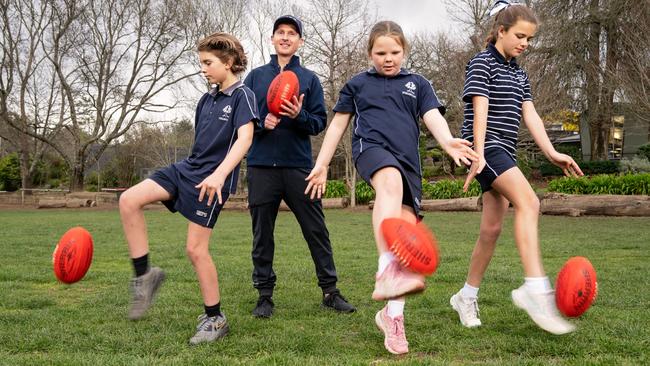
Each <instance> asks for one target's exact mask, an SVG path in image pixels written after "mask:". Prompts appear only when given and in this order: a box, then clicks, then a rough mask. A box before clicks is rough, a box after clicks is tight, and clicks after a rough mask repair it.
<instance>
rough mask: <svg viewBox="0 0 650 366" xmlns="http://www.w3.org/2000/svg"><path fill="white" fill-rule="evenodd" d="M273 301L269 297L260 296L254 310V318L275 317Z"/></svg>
mask: <svg viewBox="0 0 650 366" xmlns="http://www.w3.org/2000/svg"><path fill="white" fill-rule="evenodd" d="M273 305H274V304H273V300H271V298H270V297H269V296H260V298H259V299H257V305H256V306H255V309H253V316H254V317H256V318H270V317H271V315H273Z"/></svg>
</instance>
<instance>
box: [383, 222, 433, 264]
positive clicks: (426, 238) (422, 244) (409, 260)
mask: <svg viewBox="0 0 650 366" xmlns="http://www.w3.org/2000/svg"><path fill="white" fill-rule="evenodd" d="M380 229H381V233H382V235H383V236H384V239H385V240H386V244H387V245H388V249H390V251H391V252H393V254H395V256H396V257H397V258H398V259H399V261H400V263H401V264H402V265H403V266H404V267H406V268H408V269H410V270H411V271H413V272H418V273H421V274H423V275H425V276H429V275H431V274H433V273H434V272H435V271H436V269H437V268H438V244H437V241H436V238H435V236H433V233H432V232H431V231H430V230H429V229H428V228H427V227H426V226H425V225H424V224H423V223H418V224H412V223H410V222H408V221H405V220H403V219H400V218H395V217H392V218H388V219H385V220H384V221H382V222H381V225H380Z"/></svg>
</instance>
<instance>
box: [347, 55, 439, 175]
mask: <svg viewBox="0 0 650 366" xmlns="http://www.w3.org/2000/svg"><path fill="white" fill-rule="evenodd" d="M434 108H438V109H439V110H440V113H441V114H444V112H445V107H443V106H442V104H441V103H440V101H439V100H438V97H437V96H436V92H435V91H434V90H433V86H432V85H431V83H430V82H429V81H428V80H427V79H425V78H424V77H423V76H422V75H419V74H415V73H411V72H409V71H408V70H406V69H401V70H400V72H399V74H397V75H395V76H392V77H386V76H383V75H381V74H379V73H378V72H377V70H376V69H375V68H374V67H373V68H370V69H369V70H367V71H364V72H362V73H359V74H357V75H355V76H354V77H352V79H350V80H349V81H348V82H347V83H346V84H345V86H344V87H343V89H341V92H340V94H339V100H338V102H337V103H336V106H335V107H334V112H342V113H354V115H355V117H354V133H353V135H352V154H353V157H354V160H355V161H356V159H357V158H358V157H359V155H361V153H362V152H363V151H364V150H366V149H369V148H371V147H381V148H384V149H386V150H388V151H389V152H391V153H392V154H393V155H394V156H395V158H397V160H399V161H400V162H401V163H404V164H406V165H407V167H408V168H410V169H411V170H413V171H414V172H417V173H418V174H419V173H420V172H421V171H420V154H419V152H418V144H419V138H420V123H419V121H420V118H421V117H423V116H424V114H425V113H427V112H428V111H430V110H431V109H434Z"/></svg>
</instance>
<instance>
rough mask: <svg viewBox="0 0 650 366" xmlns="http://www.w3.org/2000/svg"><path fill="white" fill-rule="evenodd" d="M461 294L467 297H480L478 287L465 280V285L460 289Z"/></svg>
mask: <svg viewBox="0 0 650 366" xmlns="http://www.w3.org/2000/svg"><path fill="white" fill-rule="evenodd" d="M460 295H461V296H462V297H464V298H466V299H476V298H478V287H474V286H472V285H470V284H469V283H467V282H465V286H463V288H462V289H461V290H460Z"/></svg>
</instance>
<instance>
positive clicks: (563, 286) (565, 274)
mask: <svg viewBox="0 0 650 366" xmlns="http://www.w3.org/2000/svg"><path fill="white" fill-rule="evenodd" d="M597 292H598V282H597V281H596V271H595V270H594V267H593V266H592V265H591V262H589V259H587V258H585V257H573V258H570V259H569V260H568V261H567V262H566V263H565V264H564V266H563V267H562V269H561V270H560V273H559V274H558V275H557V281H556V282H555V303H556V304H557V308H558V309H559V310H560V312H561V313H562V314H564V315H566V316H568V317H577V316H580V315H582V314H583V313H584V312H585V311H587V309H589V307H590V306H591V304H592V302H593V301H594V299H595V298H596V293H597Z"/></svg>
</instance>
